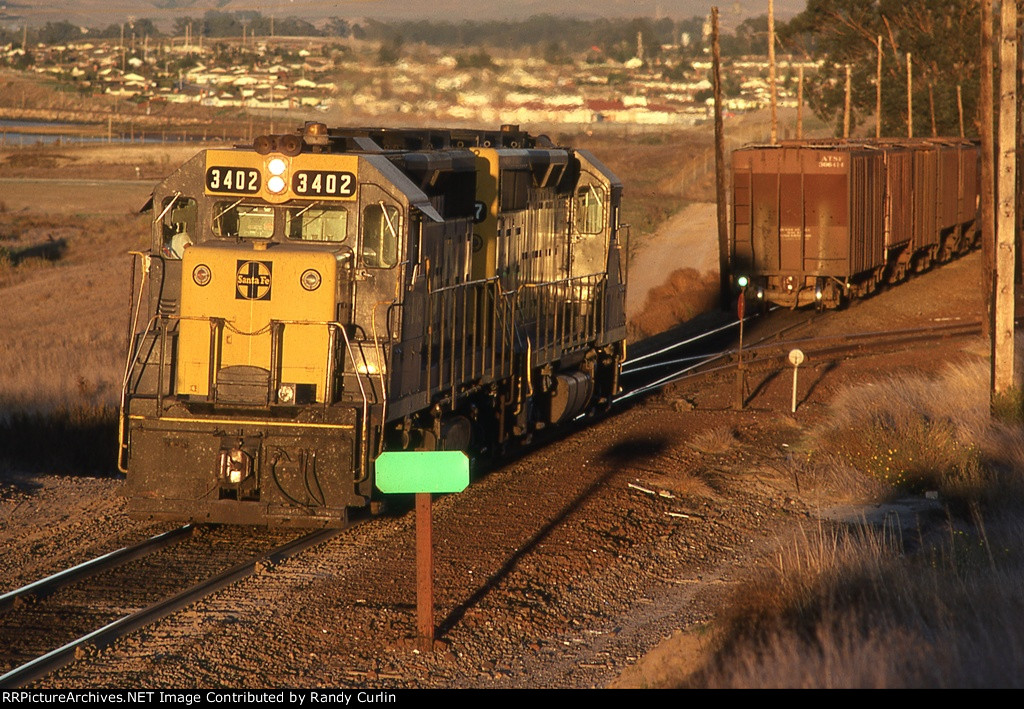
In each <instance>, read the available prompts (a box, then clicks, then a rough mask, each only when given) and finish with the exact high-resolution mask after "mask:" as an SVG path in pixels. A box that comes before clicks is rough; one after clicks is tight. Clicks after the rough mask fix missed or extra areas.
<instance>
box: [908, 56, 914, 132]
mask: <svg viewBox="0 0 1024 709" xmlns="http://www.w3.org/2000/svg"><path fill="white" fill-rule="evenodd" d="M913 66H914V64H913V62H912V61H911V56H910V52H907V137H908V138H913V137H914V69H913Z"/></svg>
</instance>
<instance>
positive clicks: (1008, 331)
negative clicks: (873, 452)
mask: <svg viewBox="0 0 1024 709" xmlns="http://www.w3.org/2000/svg"><path fill="white" fill-rule="evenodd" d="M1001 17H1002V22H1001V35H1002V36H1001V37H1000V41H999V47H1000V49H999V172H998V180H997V188H996V189H997V192H998V200H999V201H998V205H997V206H998V212H997V214H996V219H997V223H996V279H995V327H994V328H993V332H994V338H995V352H994V356H993V358H992V366H993V368H994V372H993V374H992V381H993V385H994V389H993V394H995V395H1000V394H1005V393H1007V392H1008V391H1009V390H1010V389H1012V388H1013V386H1014V380H1013V329H1014V327H1013V317H1014V300H1015V298H1014V296H1015V290H1016V288H1015V283H1014V265H1015V261H1016V259H1015V251H1016V237H1017V234H1016V231H1017V230H1016V226H1017V195H1016V191H1017V190H1016V187H1017V2H1016V0H1012V1H1009V0H1003V3H1002V13H1001Z"/></svg>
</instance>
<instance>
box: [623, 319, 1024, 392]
mask: <svg viewBox="0 0 1024 709" xmlns="http://www.w3.org/2000/svg"><path fill="white" fill-rule="evenodd" d="M1022 320H1024V319H1022ZM1020 323H1021V321H1020V320H1018V323H1017V324H1018V325H1019V324H1020ZM980 332H981V323H980V322H979V321H976V320H974V321H967V322H960V323H951V324H946V325H937V326H936V325H933V326H929V327H922V328H907V329H903V330H890V331H876V332H861V333H853V334H848V335H832V336H828V337H818V338H813V337H809V338H802V339H798V340H789V341H784V342H774V343H770V344H762V345H755V346H752V347H749V348H744V350H743V358H744V366H748V365H752V364H760V363H762V362H765V363H766V362H767V361H772V360H777V359H782V358H784V357H786V355H787V354H788V350H789V349H790V348H792V347H797V346H799V347H805V348H807V354H809V355H811V354H813V355H815V356H821V355H828V354H840V353H846V352H850V351H851V350H853V349H863V348H865V347H885V346H892V345H899V344H907V343H911V342H917V341H921V340H931V339H935V338H937V337H964V336H968V335H976V334H978V333H980ZM736 354H737V350H736V349H731V350H727V351H725V352H719V353H716V354H713V355H709V356H708V357H707V358H706V359H704V360H702V361H700V362H697V363H696V364H693V365H691V366H689V367H686V368H684V369H681V370H679V371H676V372H673V373H672V374H668V375H666V376H664V377H662V378H661V379H658V380H656V381H654V382H651V383H649V384H645V385H642V386H640V387H637V388H636V389H634V390H632V391H629V392H626V393H625V394H623V395H621V396H619V397H617V398H616V399H615V403H619V402H621V401H626V400H628V399H630V398H633V397H635V396H640V395H641V394H646V393H648V392H651V391H655V390H657V389H660V388H662V387H664V386H667V385H669V384H674V383H676V382H679V381H683V380H686V379H690V378H693V377H696V376H701V375H707V374H713V373H717V372H722V371H727V370H731V369H733V368H735V367H736V366H737V362H735V361H732V362H727V363H724V364H721V365H719V366H717V367H713V368H711V369H705V367H706V366H707V365H710V364H712V363H714V362H718V361H722V360H729V359H732V358H733V357H734V356H735V355H736ZM698 370H699V371H698Z"/></svg>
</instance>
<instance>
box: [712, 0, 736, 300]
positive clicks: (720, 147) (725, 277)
mask: <svg viewBox="0 0 1024 709" xmlns="http://www.w3.org/2000/svg"><path fill="white" fill-rule="evenodd" d="M711 57H712V71H711V80H712V84H713V87H714V94H715V201H716V203H717V206H718V275H719V300H720V304H721V307H722V310H728V309H729V301H730V300H731V299H732V298H731V292H730V291H731V289H730V288H729V213H728V207H727V206H726V203H725V130H724V128H723V126H722V66H721V65H722V51H721V47H719V44H718V8H717V7H712V8H711Z"/></svg>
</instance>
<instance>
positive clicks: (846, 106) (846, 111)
mask: <svg viewBox="0 0 1024 709" xmlns="http://www.w3.org/2000/svg"><path fill="white" fill-rule="evenodd" d="M850 85H851V82H850V65H849V64H847V65H846V100H845V101H844V103H843V137H844V138H849V137H850Z"/></svg>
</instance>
